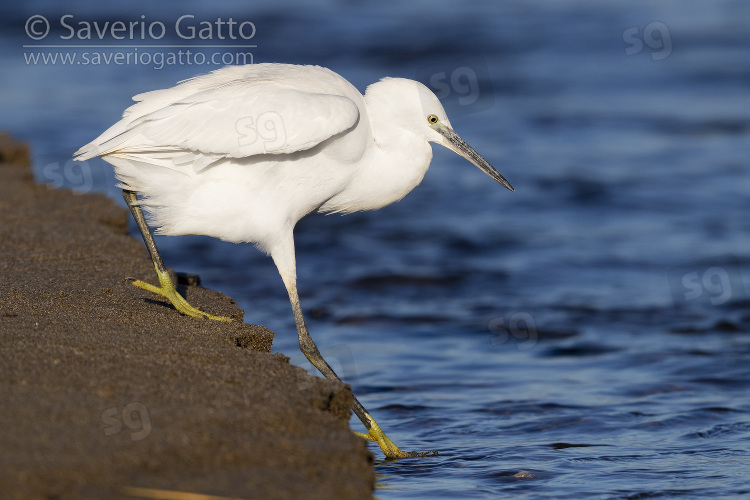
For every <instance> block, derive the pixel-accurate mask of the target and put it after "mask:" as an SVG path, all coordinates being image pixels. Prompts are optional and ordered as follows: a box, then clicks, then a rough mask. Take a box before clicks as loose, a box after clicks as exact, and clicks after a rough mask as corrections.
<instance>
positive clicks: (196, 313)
mask: <svg viewBox="0 0 750 500" xmlns="http://www.w3.org/2000/svg"><path fill="white" fill-rule="evenodd" d="M122 197H123V198H125V203H127V205H128V208H129V209H130V213H131V214H133V218H134V219H135V223H136V225H137V226H138V230H139V231H140V232H141V236H143V242H144V243H145V244H146V248H147V249H148V253H149V254H150V255H151V260H152V261H153V262H154V268H155V269H156V275H157V276H158V277H159V285H160V286H158V287H157V286H154V285H151V284H149V283H146V282H144V281H141V280H133V282H132V283H133V285H135V286H137V287H138V288H143V289H144V290H148V291H149V292H152V293H155V294H158V295H161V296H162V297H164V298H165V299H167V300H169V301H170V302H171V303H172V305H173V306H174V307H175V309H177V310H178V311H179V312H181V313H182V314H184V315H186V316H193V317H195V318H206V319H213V320H217V321H232V318H227V317H225V316H213V315H211V314H208V313H205V312H203V311H200V310H198V309H196V308H195V307H193V306H191V305H190V304H189V303H188V301H187V300H185V298H184V297H183V296H182V295H180V294H179V293H178V292H177V289H176V288H175V287H174V284H173V283H172V279H171V278H170V277H169V273H168V272H167V268H166V266H165V265H164V261H163V260H162V258H161V255H159V250H157V248H156V242H155V241H154V237H153V236H152V235H151V230H150V229H149V228H148V225H147V224H146V218H145V217H144V216H143V210H141V207H140V205H138V198H137V196H136V194H135V191H130V190H127V189H123V191H122Z"/></svg>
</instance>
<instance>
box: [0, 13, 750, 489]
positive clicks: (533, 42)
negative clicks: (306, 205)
mask: <svg viewBox="0 0 750 500" xmlns="http://www.w3.org/2000/svg"><path fill="white" fill-rule="evenodd" d="M462 4H463V5H462ZM3 9H6V10H7V9H9V7H3ZM13 9H14V10H9V11H7V12H6V13H5V15H4V16H3V17H2V19H3V21H2V23H3V24H2V36H3V43H2V48H0V58H2V63H3V67H4V68H5V69H4V71H3V74H2V79H3V92H2V94H0V103H2V107H3V110H4V112H3V113H2V117H0V120H1V122H0V128H3V129H9V130H12V131H14V133H15V134H16V135H17V136H19V137H21V138H23V139H26V140H28V141H29V142H30V143H31V144H32V146H33V148H34V152H35V168H36V173H37V177H38V178H39V179H40V180H41V181H45V182H49V183H51V184H53V185H65V186H69V187H73V188H74V189H77V190H79V191H91V190H98V191H104V192H107V193H109V194H111V195H112V196H113V197H114V198H116V199H118V198H119V193H118V191H117V190H116V189H115V188H114V181H113V179H112V174H111V171H110V170H109V169H108V167H107V166H106V165H105V164H103V163H102V162H98V163H97V162H91V163H88V164H86V165H84V166H80V165H78V164H76V165H73V164H71V163H69V162H68V161H67V160H68V158H69V155H70V154H71V153H72V151H74V150H75V149H76V148H77V147H79V146H80V145H82V144H84V143H86V142H88V141H89V140H91V139H92V138H93V137H95V136H96V135H98V134H99V133H100V132H101V131H102V130H103V129H104V128H106V127H108V126H109V125H110V124H112V123H113V122H114V121H116V120H117V119H118V117H119V115H120V114H121V112H122V110H123V109H124V108H125V107H126V106H128V104H129V102H130V101H129V98H130V96H132V95H134V94H136V93H139V92H142V91H145V90H151V89H155V88H163V87H167V86H171V85H172V84H173V83H174V82H176V81H178V80H181V79H184V78H187V77H190V76H193V75H195V74H198V73H201V72H204V71H207V70H210V69H214V68H215V66H210V65H205V66H196V65H187V64H182V65H179V64H178V65H173V66H165V67H163V68H162V69H154V68H153V67H150V66H148V65H121V66H118V65H114V64H110V65H98V66H93V65H69V66H65V65H62V64H59V63H58V64H55V65H42V64H39V65H27V64H26V62H25V59H24V55H23V54H24V50H26V51H27V52H28V51H30V50H31V51H33V50H37V51H38V50H39V49H24V48H23V47H22V45H23V44H31V43H32V41H30V40H29V38H28V37H27V36H26V35H25V34H24V31H23V29H24V28H23V27H24V23H25V22H26V20H27V19H28V18H29V16H31V15H32V14H42V15H45V16H46V17H48V18H49V19H51V20H52V22H51V25H52V26H53V28H54V25H55V24H57V25H58V26H57V31H55V30H54V29H53V30H52V31H51V34H50V35H49V36H48V39H49V40H52V41H55V42H57V43H58V44H61V45H63V49H61V50H68V51H73V50H77V51H81V50H83V49H71V48H70V47H69V46H70V45H73V44H74V43H84V42H83V41H81V40H67V41H61V40H60V38H59V37H60V36H66V35H67V34H68V31H66V30H65V29H63V28H61V27H60V26H59V22H57V21H55V20H56V19H58V20H59V18H60V16H61V15H63V14H65V13H67V11H66V10H65V9H64V8H63V7H61V6H60V4H59V3H58V2H44V1H32V2H25V3H24V5H23V6H19V7H14V8H13ZM71 12H72V14H74V18H72V19H73V20H74V21H73V22H75V21H78V20H88V21H94V20H99V21H102V22H103V21H106V20H110V21H114V20H119V19H124V20H126V21H128V20H139V19H141V18H140V17H139V16H140V15H144V16H145V17H144V19H145V20H146V21H152V20H161V21H163V22H164V24H165V26H167V27H170V26H171V25H173V24H174V22H175V20H176V19H177V18H179V17H180V16H181V15H183V14H192V15H194V16H195V20H196V22H198V21H200V20H215V19H216V18H217V17H220V16H221V17H223V18H224V19H227V18H228V17H229V16H232V17H233V18H234V19H235V20H251V21H253V22H254V23H255V26H256V28H257V34H256V35H255V36H254V37H253V39H252V40H249V41H247V44H253V45H255V47H253V48H252V49H249V51H250V52H251V53H252V56H253V60H254V61H255V62H264V61H283V62H296V63H315V64H321V65H325V66H328V67H331V68H332V69H334V70H336V71H338V72H340V73H341V74H342V75H344V76H345V77H347V78H348V79H350V80H351V81H352V82H353V83H354V84H355V85H357V86H358V87H359V88H360V89H362V90H364V87H365V86H366V85H367V84H368V83H371V82H373V81H376V80H377V79H378V78H380V77H382V76H386V75H390V76H406V77H413V78H420V79H422V80H423V81H425V83H430V82H431V83H432V84H433V87H434V88H435V90H440V91H441V92H442V93H443V95H442V97H443V98H444V102H445V103H446V109H447V110H448V112H449V115H450V116H451V117H452V123H453V125H454V127H455V128H456V129H457V130H458V131H459V133H460V134H461V135H462V136H463V137H464V138H465V139H466V140H467V142H469V143H470V144H472V145H473V146H474V148H476V149H477V150H478V151H479V152H480V153H482V154H483V155H484V156H485V157H486V158H487V159H488V160H489V161H490V162H491V163H492V164H493V165H494V166H495V167H496V168H498V170H499V171H500V172H501V173H503V175H505V176H506V177H507V178H508V180H509V181H510V182H511V183H512V184H513V185H514V187H515V188H516V192H515V193H510V192H508V191H506V190H505V189H503V188H501V187H500V186H498V185H497V184H495V183H494V182H492V181H491V180H490V179H488V178H487V177H486V176H485V175H484V174H482V173H481V172H479V171H478V170H477V169H476V168H474V167H473V166H472V165H470V164H468V163H467V162H466V161H464V160H462V159H461V158H459V157H458V156H456V155H454V154H453V153H451V152H449V151H447V150H439V149H438V148H437V147H435V158H434V160H433V165H432V167H431V169H430V172H429V173H428V175H427V176H426V178H425V180H424V182H423V183H422V185H421V186H419V187H418V188H417V189H416V190H415V191H414V192H413V193H411V194H410V195H409V196H407V197H406V198H405V199H404V200H402V201H401V202H399V203H397V204H395V205H392V206H390V207H387V208H385V209H382V210H380V211H377V212H372V213H358V214H353V215H349V216H327V217H324V216H313V217H309V218H307V219H304V220H303V221H302V222H301V223H300V224H299V225H298V228H297V257H298V275H299V288H300V291H301V295H302V304H303V307H304V308H305V310H306V312H307V317H308V326H309V327H310V329H311V332H312V333H313V336H314V337H315V338H316V339H317V342H318V344H319V345H320V347H321V350H322V351H323V353H324V354H325V355H326V356H327V357H328V359H329V360H330V361H331V364H332V365H333V366H334V368H335V369H336V370H337V371H339V372H340V374H341V375H342V377H343V378H344V379H346V380H347V381H349V382H350V383H351V384H352V386H353V389H354V391H355V393H356V394H357V395H358V396H359V398H360V400H361V401H362V403H363V404H364V405H365V406H366V407H367V408H368V409H369V410H370V411H371V413H373V415H374V416H375V417H376V418H377V419H378V421H379V423H380V424H381V426H383V427H384V428H385V430H386V431H387V433H388V434H389V436H390V437H391V438H392V439H393V440H394V441H395V442H396V443H398V444H399V445H400V446H401V447H402V448H404V449H407V450H418V451H422V450H430V449H438V450H440V455H439V456H438V457H435V458H428V459H420V460H401V461H395V462H379V463H378V465H377V473H378V478H379V479H378V486H377V491H376V495H377V497H378V498H381V499H396V498H496V497H498V496H508V497H529V498H539V497H552V498H554V497H557V498H583V497H589V498H651V497H667V498H671V497H677V496H680V497H683V496H684V497H703V496H708V495H711V496H715V497H719V498H727V497H742V496H748V495H750V466H749V465H748V464H749V463H750V413H749V412H750V402H749V400H748V390H749V389H750V298H749V297H750V296H748V292H747V290H746V283H747V278H748V277H747V273H748V267H749V266H750V219H749V218H748V217H747V216H746V214H747V213H748V210H750V200H749V199H748V196H747V193H749V192H750V160H749V158H750V92H749V90H750V69H749V68H750V66H748V61H750V59H749V57H750V4H748V3H747V2H743V1H740V0H736V1H729V0H724V1H715V2H697V1H691V2H688V1H680V2H678V1H663V2H658V3H654V2H647V1H627V2H625V1H612V2H606V3H605V2H596V1H593V0H592V1H574V0H567V1H558V2H539V1H516V2H502V3H500V2H489V1H488V2H468V3H466V2H448V1H440V0H431V1H429V2H427V1H419V2H411V3H404V2H402V3H401V4H400V5H389V6H387V7H384V6H381V5H380V4H379V3H376V2H369V3H367V4H359V5H354V4H351V3H347V2H314V3H302V2H298V3H294V4H283V5H282V4H279V3H278V2H270V1H267V2H253V3H252V5H251V4H250V3H248V2H239V1H236V2H228V3H218V2H211V3H210V4H209V3H205V2H204V3H200V4H198V3H183V4H179V6H170V5H168V4H161V6H159V7H154V6H152V5H150V3H147V2H135V3H132V4H129V6H128V7H127V8H125V7H124V6H119V5H117V6H113V7H104V6H100V5H98V3H97V2H94V1H93V0H89V1H82V2H77V3H76V4H75V8H71ZM170 23H171V24H170ZM105 41H107V42H109V43H111V42H112V40H111V39H109V40H105ZM159 42H160V43H179V44H187V43H188V42H185V41H184V40H180V39H177V38H176V37H175V36H174V34H169V35H168V36H166V37H165V38H164V39H163V40H160V41H159ZM215 42H216V40H213V41H212V43H215ZM226 42H227V41H224V42H221V43H226ZM34 43H37V42H34ZM118 43H121V42H118ZM122 43H124V42H122ZM139 43H142V42H140V41H139ZM190 43H196V42H195V41H192V42H190ZM243 43H245V42H243ZM147 50H148V49H143V51H144V52H145V51H147ZM204 50H206V51H209V50H213V49H204ZM158 244H159V245H160V247H161V249H162V252H163V254H164V256H165V259H166V261H167V263H168V265H170V266H172V267H175V268H176V269H178V270H182V271H189V272H197V273H199V274H200V275H201V276H202V278H203V282H204V284H205V285H206V286H209V287H211V288H215V289H218V290H221V291H222V292H224V293H226V294H228V295H231V296H232V297H234V298H235V299H237V301H238V302H239V303H240V305H241V306H242V307H243V308H244V309H245V311H246V316H245V317H246V320H247V321H248V322H254V323H260V324H264V325H266V326H268V327H269V328H271V329H272V330H274V331H275V332H277V338H276V340H275V350H277V351H280V352H283V353H285V354H287V355H289V356H291V358H292V361H293V362H295V363H297V364H300V365H301V366H309V365H305V363H304V358H303V357H302V355H301V354H298V351H297V345H296V336H295V334H294V324H293V319H292V315H291V311H290V308H289V304H288V301H287V298H286V293H285V291H284V288H283V285H282V284H281V281H280V279H279V277H278V275H277V272H276V269H275V268H274V266H273V264H272V262H271V261H270V259H269V258H268V257H266V256H264V255H262V254H260V253H259V252H257V251H256V250H255V249H253V248H252V247H251V246H248V245H244V246H242V245H239V246H238V245H232V244H227V243H221V242H217V241H214V240H211V239H207V238H201V237H183V238H160V239H159V240H158ZM352 425H353V426H358V425H359V424H358V422H357V421H356V419H352ZM374 451H376V455H377V456H379V457H380V456H382V455H380V453H379V451H378V450H377V449H374Z"/></svg>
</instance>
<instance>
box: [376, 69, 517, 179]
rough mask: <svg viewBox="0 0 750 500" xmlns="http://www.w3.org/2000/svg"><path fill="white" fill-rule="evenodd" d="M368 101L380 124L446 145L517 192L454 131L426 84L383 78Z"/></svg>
mask: <svg viewBox="0 0 750 500" xmlns="http://www.w3.org/2000/svg"><path fill="white" fill-rule="evenodd" d="M365 101H367V103H368V113H370V115H375V116H377V118H379V120H378V119H376V120H375V121H376V122H379V123H387V124H389V125H388V126H389V127H393V125H397V128H398V129H401V130H408V131H409V132H412V133H413V134H415V135H418V136H421V137H424V138H425V139H426V140H427V141H428V142H435V143H437V144H440V145H442V146H445V147H446V148H448V149H450V150H453V151H455V152H456V153H458V154H459V155H461V156H463V157H464V158H466V159H467V160H469V161H470V162H471V163H473V164H474V165H476V166H477V167H479V168H480V169H481V170H482V171H483V172H484V173H486V174H487V175H489V176H490V177H492V178H493V179H495V180H496V181H497V182H499V183H500V184H502V185H503V186H505V187H506V188H508V189H510V190H511V191H515V190H514V189H513V187H512V186H511V185H510V183H509V182H508V181H507V180H506V179H505V177H503V176H502V175H500V173H499V172H498V171H497V170H495V169H494V168H493V167H492V165H490V164H489V162H487V160H485V159H484V158H482V157H481V156H480V155H479V153H477V152H476V151H474V148H472V147H471V146H469V145H468V144H466V142H464V140H463V139H461V137H460V136H459V135H458V134H457V133H456V132H455V131H454V130H453V127H451V123H450V121H449V120H448V116H447V115H446V113H445V110H444V109H443V105H442V104H440V99H438V98H437V96H436V95H435V94H434V93H433V92H432V91H431V90H430V89H429V88H427V87H426V86H425V85H423V84H421V83H419V82H416V81H414V80H407V79H404V78H383V79H382V80H380V81H379V82H377V83H374V84H372V85H370V86H369V87H368V88H367V93H366V94H365ZM369 104H373V105H372V106H370V105H369Z"/></svg>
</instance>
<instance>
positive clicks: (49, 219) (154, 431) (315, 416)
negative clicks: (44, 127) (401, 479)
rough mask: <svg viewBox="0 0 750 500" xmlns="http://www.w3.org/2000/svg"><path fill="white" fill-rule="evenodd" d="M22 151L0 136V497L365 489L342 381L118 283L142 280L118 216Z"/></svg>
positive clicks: (149, 276)
mask: <svg viewBox="0 0 750 500" xmlns="http://www.w3.org/2000/svg"><path fill="white" fill-rule="evenodd" d="M28 158H29V155H28V150H27V149H26V147H25V146H24V145H23V144H19V143H17V142H15V141H13V140H12V139H10V138H9V137H7V136H0V175H1V176H2V183H0V253H1V255H2V258H1V259H0V265H1V266H2V273H0V339H1V340H0V349H1V350H2V362H1V363H0V403H1V404H0V492H2V495H0V496H2V497H3V498H24V499H25V498H45V499H46V498H61V499H64V498H100V499H104V498H181V497H180V496H169V495H170V494H173V493H170V492H175V491H180V492H191V493H199V494H203V495H216V496H221V497H229V498H264V499H276V498H299V499H302V498H305V499H315V498H321V499H323V498H325V499H329V498H369V497H371V496H372V492H373V486H374V480H375V479H374V472H373V468H372V461H373V456H372V453H370V451H368V449H367V445H366V443H365V442H364V440H362V439H360V438H357V437H356V436H355V435H354V434H353V433H352V432H351V431H350V429H349V426H348V420H349V415H350V410H349V408H350V404H351V391H350V389H349V387H348V386H345V385H343V384H340V383H334V382H332V381H328V380H326V379H323V378H320V377H312V376H310V375H308V374H307V373H306V372H305V371H304V370H302V369H301V368H297V367H294V366H291V365H290V364H289V363H288V360H287V358H286V357H284V356H282V355H279V354H269V350H270V348H271V343H272V340H273V333H272V332H270V331H269V330H267V329H265V328H263V327H261V326H255V325H249V324H244V323H240V322H236V323H221V322H216V321H209V320H200V319H194V318H188V317H185V316H182V315H180V314H178V313H177V312H176V311H175V310H174V308H172V307H171V305H169V304H167V303H165V302H164V301H162V300H161V299H160V298H159V297H156V296H154V295H152V294H150V293H148V292H146V291H143V290H141V289H138V288H136V287H134V286H133V285H131V284H130V283H129V282H128V281H127V280H126V278H127V277H135V278H139V279H143V280H145V281H148V282H150V283H155V281H156V275H155V273H154V269H153V266H152V264H151V261H150V259H149V257H148V254H147V252H146V250H145V248H144V246H143V243H142V242H141V241H140V240H137V239H135V238H133V237H131V236H129V235H128V234H127V227H128V217H129V214H128V213H127V211H126V210H125V209H124V208H121V207H119V206H117V205H116V204H115V203H114V202H113V201H112V200H110V199H109V198H107V197H106V196H104V195H89V194H87V195H80V194H74V193H72V192H71V191H68V190H55V189H50V188H48V187H47V186H43V185H38V184H34V180H33V176H32V174H31V171H30V169H29V161H28ZM183 282H184V284H182V285H180V286H179V287H178V289H179V291H180V292H181V293H183V294H185V295H187V299H188V300H189V301H190V302H191V303H192V304H193V305H196V306H199V307H201V308H202V309H204V310H205V311H207V312H210V313H212V314H218V315H225V316H231V317H233V318H235V319H238V320H240V319H242V317H243V311H242V310H241V309H239V308H238V307H237V305H236V304H235V303H234V301H232V300H231V299H229V298H228V297H224V296H223V295H221V294H220V293H218V292H215V291H212V290H208V289H205V288H201V287H200V286H195V285H191V284H189V283H191V280H183ZM290 314H291V311H290ZM286 333H288V334H290V335H291V334H294V333H293V332H286ZM162 490H166V492H165V491H162ZM182 498H187V497H186V496H183V497H182ZM191 498H193V497H191ZM194 498H201V497H194Z"/></svg>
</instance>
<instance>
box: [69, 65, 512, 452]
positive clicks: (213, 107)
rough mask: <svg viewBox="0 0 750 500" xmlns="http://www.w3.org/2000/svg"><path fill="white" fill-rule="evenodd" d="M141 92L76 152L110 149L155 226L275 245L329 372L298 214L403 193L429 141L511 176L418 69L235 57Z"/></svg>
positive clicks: (123, 180)
mask: <svg viewBox="0 0 750 500" xmlns="http://www.w3.org/2000/svg"><path fill="white" fill-rule="evenodd" d="M133 99H134V100H136V101H138V102H137V104H134V105H133V106H131V107H130V108H128V109H127V110H126V111H125V112H124V114H123V118H122V120H120V121H119V122H117V123H116V124H114V125H113V126H112V127H110V128H109V129H108V130H107V131H105V132H104V133H103V134H102V135H100V136H99V137H97V138H96V139H94V140H93V141H92V142H90V143H89V144H87V145H85V146H83V147H82V148H81V149H80V150H78V151H77V152H76V155H77V157H76V159H77V160H87V159H89V158H93V157H95V156H101V157H102V158H104V159H105V160H106V161H108V162H110V163H111V164H112V165H114V167H115V173H116V175H117V178H118V180H119V181H120V186H121V187H122V188H123V189H124V190H126V194H127V193H129V192H131V191H132V192H136V193H139V194H140V196H141V197H140V200H139V201H136V197H135V194H132V198H128V196H127V195H126V200H128V204H129V205H130V206H131V210H133V214H134V216H135V217H136V220H137V221H138V213H139V211H140V208H139V206H142V207H143V208H145V209H146V211H147V212H148V214H149V215H150V221H151V223H152V225H154V226H155V227H156V230H157V232H158V233H161V234H167V235H184V234H203V235H208V236H213V237H216V238H221V239H223V240H227V241H233V242H252V243H254V244H256V245H257V246H258V247H259V248H261V249H262V250H264V251H266V252H268V253H270V254H271V256H272V257H273V259H274V262H275V263H276V265H277V267H278V268H279V272H280V274H281V276H282V278H283V280H284V283H285V285H286V287H287V291H288V292H289V296H290V300H291V302H292V308H293V311H294V314H295V320H296V323H297V330H298V334H299V336H300V346H301V347H302V350H303V352H305V354H306V355H307V357H308V359H310V360H311V361H312V362H313V364H314V365H315V366H317V367H318V368H319V369H320V370H321V372H322V373H323V374H324V375H326V376H327V377H330V378H338V377H336V375H335V374H334V373H333V371H332V370H331V369H330V367H329V366H328V365H327V364H326V363H325V361H324V360H323V358H322V356H320V354H319V353H318V352H317V348H315V345H314V343H313V342H312V339H311V338H309V333H308V332H307V328H306V327H305V325H304V319H303V317H302V311H301V308H300V306H299V299H298V297H297V290H296V266H295V256H294V241H293V230H294V226H295V224H296V223H297V221H298V220H299V219H301V218H302V217H304V216H305V215H306V214H308V213H310V212H313V211H316V210H317V211H321V212H342V213H348V212H354V211H358V210H371V209H377V208H380V207H383V206H385V205H388V204H390V203H393V202H395V201H397V200H399V199H401V198H402V197H403V196H405V195H406V194H407V193H409V192H410V191H411V190H412V189H414V187H416V186H417V185H418V184H419V183H420V182H421V180H422V178H423V177H424V175H425V173H426V172H427V168H428V167H429V164H430V160H431V159H432V149H431V147H430V145H429V142H436V143H439V144H442V145H443V146H446V147H448V148H450V149H452V150H454V151H456V152H457V153H459V154H461V155H462V156H464V157H465V158H467V159H468V160H470V161H471V162H472V163H474V164H475V165H477V166H478V167H480V168H481V169H482V170H483V171H484V172H486V173H487V174H488V175H490V176H491V177H493V178H494V179H495V180H496V181H498V182H500V183H501V184H503V185H504V186H506V187H507V188H508V189H511V190H512V188H511V187H510V184H508V182H507V181H506V180H505V179H504V178H503V177H502V176H501V175H500V174H499V173H497V171H495V170H494V169H493V168H492V167H491V166H490V165H489V163H487V162H486V161H485V160H484V159H483V158H482V157H481V156H479V155H478V154H477V153H476V152H475V151H474V150H473V149H472V148H470V147H469V146H468V145H467V144H466V143H465V142H464V141H463V140H461V138H460V137H459V136H458V135H457V134H456V133H455V132H454V131H453V129H452V128H451V125H450V122H449V120H448V117H447V116H446V114H445V111H444V109H443V107H442V105H441V104H440V101H439V100H438V99H437V97H435V95H434V94H433V93H432V92H431V91H430V90H429V89H428V88H427V87H425V86H424V85H422V84H421V83H418V82H415V81H412V80H405V79H398V78H385V79H383V80H381V81H379V82H377V83H374V84H372V85H370V86H369V87H368V88H367V92H366V93H365V95H364V96H363V95H362V94H361V93H360V92H359V91H358V90H357V89H356V88H355V87H354V86H352V85H351V84H350V83H349V82H348V81H347V80H345V79H344V78H342V77H341V76H339V75H338V74H336V73H334V72H332V71H330V70H328V69H325V68H321V67H317V66H296V65H286V64H258V65H248V66H232V67H226V68H223V69H220V70H217V71H214V72H212V73H209V74H207V75H203V76H199V77H196V78H192V79H190V80H186V81H184V82H181V83H180V84H178V85H177V86H175V87H173V88H169V89H164V90H155V91H152V92H147V93H144V94H139V95H137V96H135V97H134V98H133ZM141 217H142V216H141ZM144 226H145V224H143V225H141V224H140V223H139V228H140V229H141V232H142V234H143V237H144V241H145V242H146V245H147V247H149V250H150V251H152V257H154V262H155V265H156V267H157V273H159V277H160V281H161V282H162V285H163V288H162V290H164V289H165V288H168V287H170V286H172V285H171V283H166V282H165V281H164V279H166V280H167V281H168V276H167V277H166V278H164V276H165V275H166V271H165V269H166V268H165V269H164V270H163V271H161V270H160V262H161V260H160V257H158V252H157V251H156V247H155V244H153V240H152V239H151V241H149V239H150V238H151V236H150V233H149V234H146V233H148V228H145V227H144ZM152 247H153V250H152ZM155 254H156V255H155ZM157 257H158V258H157ZM161 265H162V266H163V264H161ZM139 286H141V285H139ZM144 288H145V286H144ZM152 288H153V287H152ZM147 289H151V288H147ZM172 290H173V289H172ZM152 291H154V290H152ZM157 293H162V294H163V295H164V296H165V297H168V298H170V300H172V302H173V303H174V304H175V307H176V308H178V310H180V311H181V312H183V313H185V314H191V315H200V314H201V313H200V312H199V311H197V310H195V309H194V308H192V306H189V304H187V303H185V304H181V303H179V304H178V302H179V301H180V300H182V301H183V302H184V299H181V298H177V299H175V298H174V295H170V294H171V293H172V291H169V290H168V291H164V292H163V291H157ZM174 294H176V292H175V293H174ZM188 308H189V309H188ZM318 357H319V359H318ZM354 409H355V412H357V414H358V415H359V416H360V419H362V421H363V423H365V426H366V427H367V428H368V430H370V434H371V436H374V437H375V438H376V440H378V441H379V443H380V445H381V447H382V448H383V450H384V451H385V452H386V454H389V453H396V452H395V451H394V449H395V450H398V448H396V447H395V446H393V444H392V443H390V441H387V438H386V437H385V435H384V434H382V431H379V428H377V424H375V422H374V420H372V419H371V417H370V416H369V414H367V413H366V412H365V411H364V408H362V407H361V405H359V402H357V403H356V405H355V408H354ZM373 429H376V430H373ZM378 432H379V433H380V434H382V436H380V434H378ZM386 441H387V442H386ZM384 443H385V444H384ZM389 443H390V444H389ZM398 453H402V452H400V450H398Z"/></svg>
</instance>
